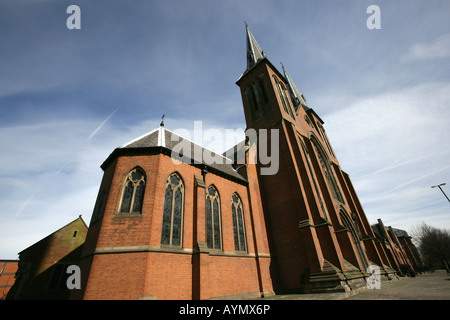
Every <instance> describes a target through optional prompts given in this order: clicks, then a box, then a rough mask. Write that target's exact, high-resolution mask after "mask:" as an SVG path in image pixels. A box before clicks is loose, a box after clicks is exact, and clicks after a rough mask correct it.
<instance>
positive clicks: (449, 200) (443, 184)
mask: <svg viewBox="0 0 450 320" xmlns="http://www.w3.org/2000/svg"><path fill="white" fill-rule="evenodd" d="M441 186H445V183H441V184H438V185H436V186H431V187H432V188H436V187H438V188H439V190H441V191H442V193H443V194H444V196H445V197H446V198H447V200H448V202H450V199H449V198H448V197H447V195H446V194H445V192H444V190H442V188H441Z"/></svg>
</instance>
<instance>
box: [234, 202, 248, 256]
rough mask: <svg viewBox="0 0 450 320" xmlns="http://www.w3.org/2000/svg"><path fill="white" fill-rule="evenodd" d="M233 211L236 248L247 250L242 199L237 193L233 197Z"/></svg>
mask: <svg viewBox="0 0 450 320" xmlns="http://www.w3.org/2000/svg"><path fill="white" fill-rule="evenodd" d="M231 213H232V216H233V233H234V249H235V250H236V251H247V247H246V240H245V225H244V213H243V210H242V201H241V199H240V198H239V196H238V195H237V194H236V193H234V194H233V196H232V197H231Z"/></svg>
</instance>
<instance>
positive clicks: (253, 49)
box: [244, 21, 266, 70]
mask: <svg viewBox="0 0 450 320" xmlns="http://www.w3.org/2000/svg"><path fill="white" fill-rule="evenodd" d="M244 22H245V21H244ZM245 29H246V33H247V70H249V69H250V68H251V67H253V66H254V65H255V64H256V63H257V62H258V61H259V60H260V59H264V58H266V54H265V52H264V51H263V50H261V47H260V46H259V44H258V42H256V39H255V37H254V36H253V34H252V32H251V31H250V28H249V27H248V25H247V22H245Z"/></svg>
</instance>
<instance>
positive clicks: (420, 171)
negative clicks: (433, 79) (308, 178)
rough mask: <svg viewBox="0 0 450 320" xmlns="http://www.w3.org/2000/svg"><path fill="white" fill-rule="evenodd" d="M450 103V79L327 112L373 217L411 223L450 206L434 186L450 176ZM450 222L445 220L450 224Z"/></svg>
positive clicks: (337, 146)
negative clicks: (449, 141) (431, 188)
mask: <svg viewBox="0 0 450 320" xmlns="http://www.w3.org/2000/svg"><path fill="white" fill-rule="evenodd" d="M448 105H450V84H446V83H428V84H423V85H420V86H415V87H410V88H406V89H402V90H397V91H392V92H387V93H383V94H379V95H377V96H372V97H366V98H364V99H361V100H360V101H357V102H355V103H353V104H351V105H349V106H347V107H345V108H342V109H341V110H339V111H336V112H333V113H331V114H328V115H327V116H326V117H324V120H325V125H326V130H327V133H328V135H329V137H330V140H331V142H332V144H333V147H334V149H335V152H336V153H337V156H338V158H339V161H340V164H341V166H342V168H343V170H344V171H346V172H348V173H349V174H350V177H351V178H352V181H353V184H354V185H355V188H356V191H357V193H358V196H359V198H360V200H361V202H362V205H363V207H364V208H365V211H366V214H367V215H368V217H369V220H370V221H373V222H374V221H376V219H377V218H383V220H384V219H387V220H388V221H392V223H394V222H395V223H397V227H400V228H401V227H404V228H408V227H409V226H411V225H412V224H414V223H417V222H420V221H419V220H420V219H422V220H423V219H425V221H427V217H430V215H429V212H430V210H432V211H433V212H439V210H445V207H441V206H448V204H446V203H444V202H443V201H442V199H439V197H437V195H436V194H434V193H431V192H430V190H429V189H430V186H431V185H432V184H436V183H440V182H444V181H445V180H446V179H447V180H450V166H449V165H448V158H449V157H450V151H449V150H448V141H447V139H446V138H445V137H447V136H449V135H450V127H449V126H448V119H450V110H448V108H446V106H448ZM441 180H442V181H441ZM434 181H437V182H434ZM433 206H437V207H439V208H440V209H437V208H436V207H433ZM402 216H403V217H405V216H407V217H409V218H407V219H404V220H401V219H400V218H399V217H402ZM412 216H414V217H412ZM411 217H412V218H411ZM446 221H447V222H445V221H440V223H441V224H442V223H444V224H445V226H446V227H447V228H450V219H449V220H446Z"/></svg>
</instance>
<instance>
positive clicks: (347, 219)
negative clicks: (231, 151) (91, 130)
mask: <svg viewBox="0 0 450 320" xmlns="http://www.w3.org/2000/svg"><path fill="white" fill-rule="evenodd" d="M247 41H248V48H250V49H248V50H250V51H251V52H250V51H249V54H250V55H249V57H250V58H251V57H253V58H254V57H258V59H256V58H255V59H254V60H251V59H250V58H249V59H250V60H249V61H250V62H249V66H248V68H247V70H246V72H245V73H244V74H243V75H242V77H241V78H240V79H239V80H238V82H237V84H238V86H239V87H240V89H241V93H242V101H243V106H244V113H245V118H246V122H247V128H248V129H254V130H256V132H258V133H260V132H261V130H269V131H268V132H269V135H268V141H267V145H268V146H271V145H272V144H271V142H272V139H274V142H275V144H274V146H276V148H278V154H279V157H278V158H277V160H278V167H277V171H276V173H274V174H268V175H265V174H262V172H263V171H262V170H263V169H264V168H267V167H269V166H270V164H269V165H264V164H262V163H261V161H258V160H260V156H261V153H260V152H261V150H260V148H258V145H256V144H252V143H251V142H250V143H248V144H247V145H246V157H247V158H246V159H247V161H246V164H245V166H243V167H241V168H240V169H239V173H240V174H241V175H239V174H238V173H237V171H236V170H234V169H235V168H236V166H235V168H233V169H230V168H231V167H230V166H228V167H226V166H222V167H221V166H216V167H215V166H209V165H206V164H205V163H199V164H195V163H185V162H178V163H177V162H175V161H173V160H174V159H173V156H172V154H171V151H172V150H173V148H172V147H173V145H171V146H168V145H167V142H166V140H165V139H166V135H167V134H170V132H169V131H168V130H166V129H164V128H163V127H161V128H159V129H157V130H155V131H153V132H151V133H149V134H148V135H146V136H145V137H143V138H140V139H138V140H136V141H134V142H131V143H129V144H127V145H126V146H125V147H121V148H118V149H116V150H115V151H114V152H113V153H112V154H111V156H110V157H109V158H108V159H107V160H106V161H105V163H104V164H103V166H102V168H103V169H104V177H103V181H102V184H101V186H100V190H99V195H98V199H97V203H96V206H95V208H94V213H93V217H92V220H91V224H90V227H89V233H88V236H87V239H86V243H85V245H84V249H83V253H82V256H81V259H80V266H81V269H82V289H81V290H79V291H77V292H74V293H73V296H72V297H73V298H83V299H212V298H219V297H233V296H245V297H251V296H257V297H260V296H264V295H267V294H273V293H274V292H289V291H292V292H329V291H343V290H353V289H355V288H358V287H360V286H363V285H365V279H366V278H367V277H368V276H369V275H368V274H367V272H366V270H367V267H368V266H369V265H377V266H378V267H379V268H380V270H381V275H382V276H383V277H385V278H388V279H390V278H392V277H393V276H394V274H395V271H394V269H396V270H397V272H400V269H399V268H397V267H396V266H395V263H394V262H393V261H391V259H390V258H389V255H388V254H387V253H386V247H385V246H383V244H382V243H381V242H380V241H379V239H377V237H376V235H375V233H374V231H373V229H372V227H371V225H370V224H369V222H368V220H367V217H366V215H365V213H364V210H363V208H362V206H361V203H360V202H359V199H358V197H357V195H356V192H355V190H354V188H353V186H352V183H351V181H350V178H349V176H348V175H347V174H346V173H345V172H343V171H342V170H341V168H340V165H339V162H338V160H337V158H336V156H335V154H334V151H333V149H332V147H331V144H330V142H329V140H328V137H327V136H326V133H325V130H324V129H323V121H322V120H321V119H320V117H319V116H318V115H317V114H316V113H315V112H314V110H312V109H311V108H309V107H307V106H306V103H305V101H304V97H303V96H301V97H299V96H298V95H296V91H295V90H294V87H293V84H292V83H291V82H290V79H289V78H288V76H287V74H286V73H285V74H284V75H282V74H281V73H280V72H279V71H278V70H277V69H276V68H275V67H274V66H273V65H272V64H271V63H270V61H269V60H268V59H267V58H266V57H265V54H264V53H263V52H261V51H258V50H257V49H258V48H259V46H257V45H256V42H255V40H254V39H253V38H252V35H251V34H250V33H249V31H248V38H247ZM255 48H257V49H255ZM259 50H260V49H259ZM283 70H284V68H283ZM295 89H296V88H295ZM299 101H301V103H299ZM259 138H261V136H260V137H259ZM156 141H157V142H156ZM167 141H168V140H167ZM274 152H275V149H273V150H269V152H268V154H272V155H273V154H274ZM184 156H187V157H188V158H189V157H190V156H191V154H184ZM253 156H255V158H256V160H257V163H256V164H253V162H251V161H249V159H253ZM191 159H192V157H191ZM272 164H273V163H272ZM136 168H139V169H138V170H139V172H141V176H144V178H145V191H144V193H143V200H142V206H141V210H140V211H139V212H134V213H121V210H122V209H121V204H122V202H123V201H124V200H123V199H128V198H127V197H128V196H126V194H127V193H126V192H128V191H126V188H127V183H128V182H127V181H128V180H127V177H129V175H130V174H131V172H133V170H135V169H136ZM174 173H176V174H177V177H178V178H177V181H178V180H180V179H181V181H182V190H183V191H182V206H181V207H182V214H181V217H182V218H181V224H180V226H181V230H178V229H176V228H175V227H174V226H178V222H175V210H179V208H180V206H178V207H176V201H180V200H179V199H181V198H179V199H178V200H170V199H172V198H170V197H172V196H173V194H172V193H169V196H168V193H167V192H168V191H167V190H168V188H169V189H170V188H172V187H169V180H170V177H171V175H172V174H174ZM177 183H179V182H177ZM210 186H214V187H215V190H217V192H218V198H219V199H220V204H219V211H218V212H220V215H218V217H219V218H218V219H219V220H220V221H219V222H217V221H216V220H214V221H213V222H211V223H215V225H214V226H215V228H216V229H215V230H216V231H215V232H217V227H218V226H220V229H219V232H220V244H221V245H220V249H212V248H211V247H208V239H207V232H206V229H207V225H208V222H207V221H206V216H207V215H206V214H205V212H207V210H208V209H207V208H206V206H207V205H206V204H205V198H206V192H208V191H207V190H208V188H209V187H210ZM133 188H137V187H133ZM173 188H175V187H173ZM132 190H134V191H130V194H131V192H133V196H132V197H131V196H130V197H131V199H136V198H135V197H137V196H135V194H137V192H138V191H136V190H137V189H132ZM171 190H172V189H171ZM173 190H175V189H173ZM173 190H172V191H171V192H175V191H173ZM180 190H181V189H180ZM180 194H181V193H180ZM233 195H238V197H239V199H240V202H241V205H242V207H241V211H240V212H241V213H242V217H243V223H241V224H239V222H236V221H237V219H238V214H237V213H236V210H237V209H232V208H236V207H233V205H232V198H233ZM168 199H169V200H168ZM127 201H128V200H127ZM130 201H133V200H130ZM134 201H136V200H134ZM170 201H172V205H171V206H170V207H169V206H168V205H167V210H166V204H168V203H170ZM174 206H175V209H174ZM138 207H139V206H138ZM176 208H178V209H176ZM171 210H172V211H171ZM177 212H178V213H177V214H179V211H177ZM171 213H172V218H171V219H172V220H170V221H171V222H170V223H171V228H172V229H171V233H170V236H171V237H172V236H173V234H175V233H176V234H177V235H178V234H179V232H181V243H180V244H179V245H167V244H164V241H163V240H162V238H163V236H162V234H164V232H165V231H164V230H165V229H164V228H163V225H164V221H165V220H164V219H165V215H166V214H168V215H170V214H171ZM215 217H216V216H214V219H216V218H215ZM177 221H178V220H177ZM238 226H243V227H242V228H243V230H242V231H241V230H240V229H239V227H238ZM237 237H240V238H239V239H243V237H245V243H244V245H245V249H244V250H242V247H239V246H238V245H237V244H236V243H237V242H236V241H237Z"/></svg>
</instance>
